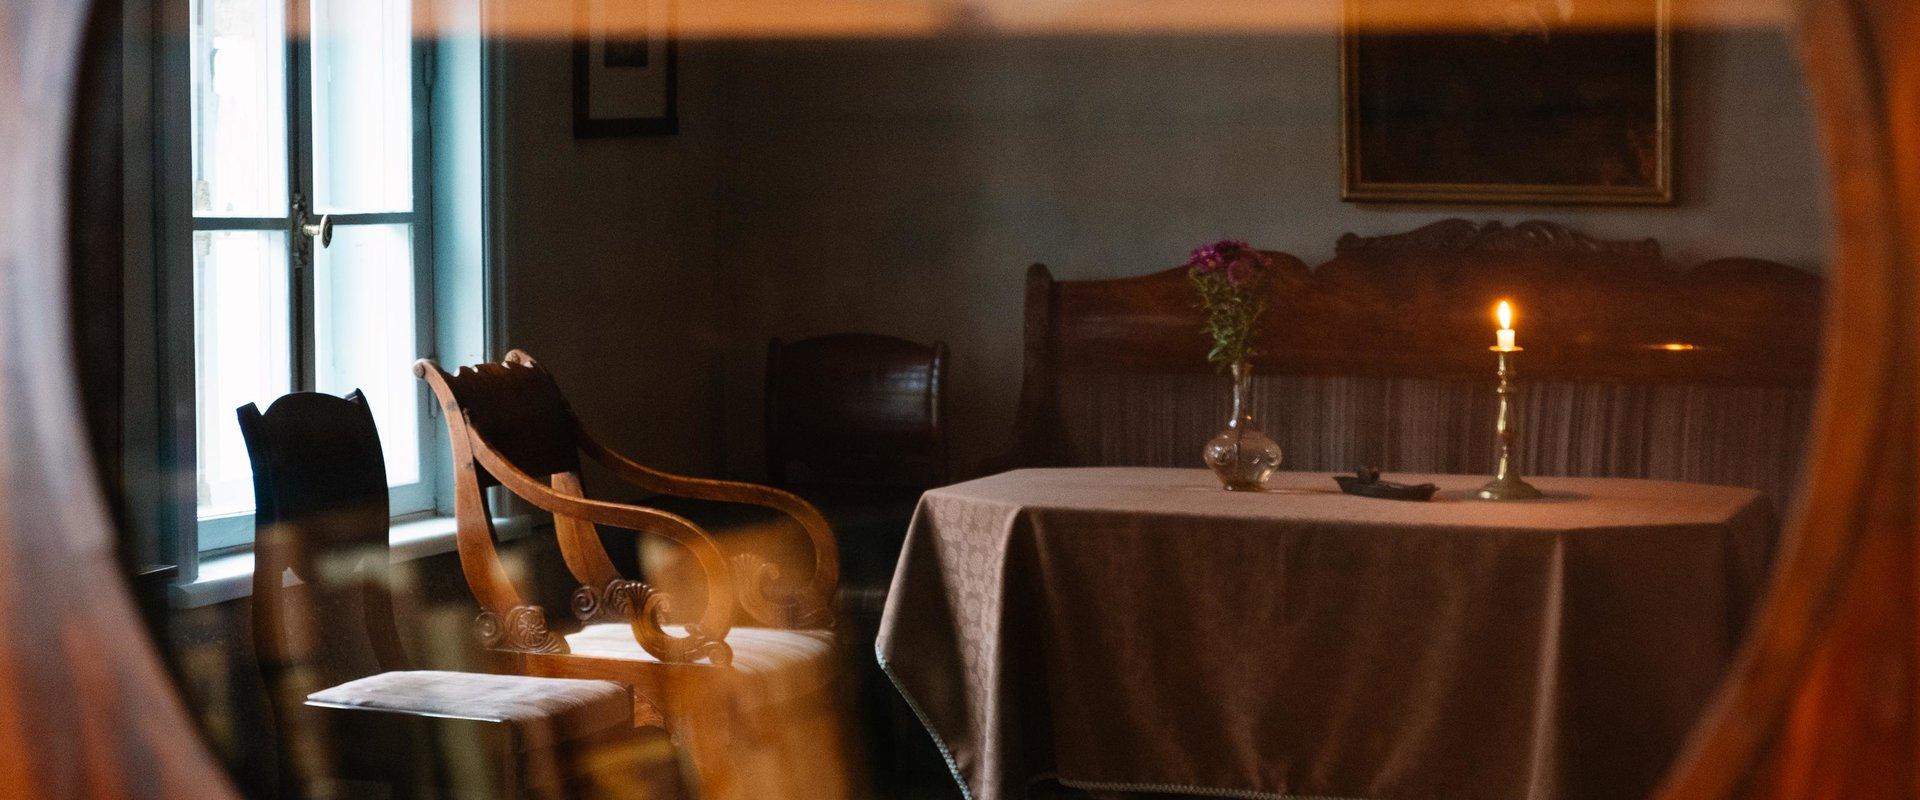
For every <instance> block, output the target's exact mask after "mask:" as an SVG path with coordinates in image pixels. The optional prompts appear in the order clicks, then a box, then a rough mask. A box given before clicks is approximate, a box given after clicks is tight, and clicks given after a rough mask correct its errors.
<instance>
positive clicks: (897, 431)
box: [766, 333, 947, 489]
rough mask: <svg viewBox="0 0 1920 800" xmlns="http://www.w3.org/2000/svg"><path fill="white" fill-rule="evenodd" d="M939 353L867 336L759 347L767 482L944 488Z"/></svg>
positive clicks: (942, 356) (942, 351)
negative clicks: (763, 354) (763, 366)
mask: <svg viewBox="0 0 1920 800" xmlns="http://www.w3.org/2000/svg"><path fill="white" fill-rule="evenodd" d="M946 362H947V346H946V344H945V343H944V342H935V343H933V344H931V345H926V344H920V343H918V342H913V341H908V340H906V339H900V338H896V337H892V336H882V335H878V334H870V333H836V334H829V335H826V336H818V337H814V338H811V339H803V340H801V341H798V342H793V343H786V342H783V341H781V340H780V339H774V340H772V341H771V342H770V343H768V345H767V386H766V401H767V415H766V416H767V475H768V478H769V479H770V480H772V481H773V482H774V483H775V484H789V483H801V484H809V485H850V486H862V487H899V488H910V489H925V488H929V487H932V486H938V485H940V484H943V483H945V482H946V478H947V438H946V428H945V426H944V425H943V424H942V419H941V414H942V411H941V404H942V395H943V393H944V387H945V383H946V368H947V365H946Z"/></svg>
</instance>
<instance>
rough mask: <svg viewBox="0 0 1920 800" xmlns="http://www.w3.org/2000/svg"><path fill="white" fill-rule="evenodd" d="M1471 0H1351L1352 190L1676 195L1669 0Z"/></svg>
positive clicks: (1637, 197)
mask: <svg viewBox="0 0 1920 800" xmlns="http://www.w3.org/2000/svg"><path fill="white" fill-rule="evenodd" d="M1458 2H1459V3H1460V4H1461V5H1463V6H1465V7H1468V8H1472V9H1474V13H1472V14H1470V15H1469V16H1468V19H1469V20H1470V22H1469V23H1468V24H1464V25H1463V24H1460V23H1459V20H1460V17H1459V16H1457V15H1456V16H1450V19H1452V20H1453V24H1452V25H1450V26H1448V27H1445V28H1438V29H1436V28H1433V27H1430V26H1428V25H1426V24H1424V23H1423V22H1422V21H1421V20H1419V19H1418V18H1417V16H1416V15H1417V8H1418V5H1419V4H1418V3H1415V2H1412V1H1411V0H1347V6H1346V24H1345V28H1344V31H1343V36H1342V47H1341V53H1342V58H1341V84H1342V86H1341V88H1342V95H1343V96H1344V106H1345V109H1344V114H1343V115H1342V117H1343V125H1342V132H1343V136H1344V142H1343V146H1342V148H1341V158H1342V161H1343V162H1344V164H1343V171H1344V178H1345V179H1344V181H1343V186H1342V197H1343V198H1344V199H1346V200H1350V201H1428V202H1488V203H1623V204H1625V203H1643V204H1654V203H1671V202H1673V119H1672V114H1673V108H1672V107H1673V102H1672V91H1673V88H1672V78H1671V74H1672V64H1671V62H1672V41H1671V40H1672V31H1671V30H1670V19H1669V14H1668V8H1667V0H1458ZM1458 7H1459V6H1452V5H1450V6H1449V8H1450V9H1454V8H1458Z"/></svg>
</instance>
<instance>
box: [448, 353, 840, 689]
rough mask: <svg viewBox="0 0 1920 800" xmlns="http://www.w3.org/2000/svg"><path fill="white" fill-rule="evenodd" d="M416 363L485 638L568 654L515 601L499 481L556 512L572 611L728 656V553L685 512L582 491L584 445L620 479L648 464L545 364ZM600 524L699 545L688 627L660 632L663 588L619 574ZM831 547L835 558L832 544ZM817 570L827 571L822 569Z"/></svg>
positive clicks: (664, 645)
mask: <svg viewBox="0 0 1920 800" xmlns="http://www.w3.org/2000/svg"><path fill="white" fill-rule="evenodd" d="M414 373H415V374H416V375H418V376H420V377H421V378H422V379H423V380H425V381H426V382H427V385H428V386H429V387H430V388H431V389H432V390H433V393H434V397H435V398H436V400H438V402H439V404H440V408H441V410H442V411H443V412H444V413H445V415H446V420H447V433H448V436H449V438H450V439H451V443H452V449H453V472H454V476H453V477H454V513H455V516H456V518H457V522H458V544H459V548H460V563H461V569H462V571H463V572H464V573H465V575H466V578H467V586H468V588H469V589H470V590H471V591H472V592H473V594H474V598H475V599H476V600H477V601H479V603H480V604H481V606H482V607H484V608H485V609H486V612H485V613H483V614H482V615H481V618H480V620H479V627H480V635H481V639H482V641H483V642H484V643H485V644H486V645H487V646H488V647H491V648H495V649H502V650H510V651H520V652H544V653H566V652H567V645H566V643H565V640H564V639H562V638H561V637H559V636H556V635H554V634H553V633H552V632H551V631H550V630H549V629H548V628H547V623H546V616H545V610H544V609H542V608H540V607H539V606H537V605H532V604H528V603H526V602H525V601H524V600H522V599H521V596H520V593H519V591H518V589H516V588H515V587H514V586H513V583H512V581H511V579H510V578H509V577H508V576H507V574H506V571H505V569H504V568H503V567H502V565H501V563H500V559H499V555H498V553H497V552H496V550H495V548H494V540H495V536H494V533H493V522H492V515H491V513H490V511H489V510H488V504H487V499H486V496H485V491H484V490H485V489H486V488H487V487H489V486H494V485H498V486H502V487H504V488H505V489H506V490H507V491H509V492H511V493H512V494H514V495H516V496H518V497H519V498H520V499H522V500H525V501H526V502H527V503H529V504H531V505H532V506H534V507H535V508H539V509H542V510H544V511H546V512H548V513H551V514H553V523H554V535H555V538H556V539H557V541H558V543H559V545H560V553H561V556H562V558H564V559H565V561H566V565H567V570H568V572H570V573H572V575H573V576H574V578H575V579H576V580H577V581H579V587H578V588H577V589H576V590H575V592H574V594H573V597H572V598H571V604H572V610H573V612H574V616H576V617H577V618H579V619H580V620H581V621H583V622H587V621H593V620H599V619H604V620H609V621H618V620H625V621H627V622H628V623H629V624H632V625H633V626H634V627H635V635H636V637H638V638H639V639H640V643H641V645H642V646H643V647H645V648H647V650H648V652H650V653H654V654H655V655H656V656H657V657H660V658H661V659H662V660H692V659H698V658H707V657H713V658H715V662H714V663H721V662H723V661H725V660H726V658H727V656H726V653H727V652H728V651H726V650H725V647H726V645H725V637H726V634H727V631H728V630H729V629H730V628H731V626H732V617H733V607H734V603H735V597H734V590H733V581H732V580H731V572H730V571H731V568H730V567H729V566H728V563H727V560H726V558H725V557H724V555H723V554H722V552H721V551H720V550H719V548H718V547H716V546H714V545H713V543H712V542H711V540H710V539H709V538H708V537H707V535H706V534H705V533H704V532H703V531H700V530H699V529H698V528H697V527H696V526H694V525H692V524H691V523H689V522H687V521H686V520H684V519H681V518H679V517H677V516H674V515H672V514H667V513H665V512H660V511H655V510H652V509H645V508H641V507H638V506H627V505H621V504H614V503H605V502H600V501H595V500H592V499H590V498H587V497H586V494H585V488H584V486H583V485H582V483H581V480H580V463H581V455H582V454H583V453H586V454H589V455H592V456H593V457H594V458H595V459H596V460H598V461H599V463H601V464H603V465H607V466H609V467H610V468H612V469H613V471H614V472H615V473H616V474H621V475H623V477H627V478H628V479H631V478H632V476H633V474H634V473H645V472H650V470H647V469H646V468H645V467H642V466H640V465H638V464H636V463H633V462H631V461H630V460H628V459H625V458H624V457H622V456H618V455H617V454H614V453H612V452H611V451H610V450H607V449H606V448H605V447H604V445H601V444H600V443H599V442H598V441H596V440H594V439H592V438H591V437H590V436H588V435H587V434H586V433H585V432H584V431H582V429H581V427H580V423H579V420H577V419H576V418H575V417H574V415H573V411H572V409H571V408H569V407H568V405H567V402H566V398H565V396H564V395H562V394H561V392H560V389H559V386H558V384H556V383H555V382H554V380H553V376H552V375H551V374H549V373H548V372H547V371H546V370H545V369H544V368H542V367H541V366H540V365H539V364H538V363H537V362H535V361H534V360H533V358H532V357H531V356H529V355H527V354H526V353H524V352H522V351H519V350H514V351H511V352H509V353H507V355H506V357H505V358H504V359H503V360H501V361H499V362H494V363H486V364H479V365H475V366H471V367H461V368H459V370H458V371H456V372H453V373H448V372H447V371H446V370H443V369H441V368H440V366H439V365H438V364H435V363H434V362H432V361H430V360H421V361H420V362H417V363H416V364H415V365H414ZM643 488H644V487H643ZM598 524H606V525H608V526H609V527H610V528H615V529H626V530H633V531H641V532H648V533H655V534H659V535H663V536H666V537H667V538H669V539H673V540H675V541H678V542H680V543H682V544H684V545H687V546H689V547H690V548H691V549H693V550H694V551H695V553H696V558H697V560H699V561H700V563H701V566H702V572H703V574H704V575H705V577H706V578H707V581H706V583H707V586H706V588H707V595H706V597H705V601H706V602H705V603H703V604H702V605H701V606H700V607H699V623H698V625H697V626H695V625H689V626H688V627H687V631H688V633H689V635H688V636H686V637H675V636H670V635H668V634H666V633H665V632H664V630H663V629H662V628H661V625H660V618H661V616H662V615H664V613H665V600H664V597H663V596H660V595H657V594H655V593H653V591H652V588H651V587H649V586H647V585H645V584H644V583H641V582H638V581H634V580H630V579H628V578H626V577H625V576H623V575H622V574H621V573H620V571H619V570H618V569H617V568H616V567H615V566H614V564H613V561H612V559H611V558H610V557H609V556H608V555H607V551H606V549H605V547H604V546H603V544H602V543H601V540H600V536H599V532H598V528H597V527H596V526H597V525H598ZM827 554H828V555H829V556H831V554H832V551H831V549H830V548H829V549H828V551H827ZM823 577H824V578H826V579H831V578H832V577H833V575H832V573H831V572H828V573H827V574H825V575H824V576H823ZM649 598H651V599H649Z"/></svg>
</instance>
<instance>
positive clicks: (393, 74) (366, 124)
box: [313, 0, 413, 214]
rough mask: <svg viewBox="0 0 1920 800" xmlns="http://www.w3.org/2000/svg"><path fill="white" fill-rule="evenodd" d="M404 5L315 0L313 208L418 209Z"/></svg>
mask: <svg viewBox="0 0 1920 800" xmlns="http://www.w3.org/2000/svg"><path fill="white" fill-rule="evenodd" d="M412 13H413V12H412V7H411V4H410V3H409V2H408V1H407V0H313V119H314V123H313V182H314V195H315V198H314V207H315V208H317V209H319V210H320V211H322V212H327V213H335V214H339V213H367V212H377V211H410V210H412V208H413V52H412V51H413V30H412Z"/></svg>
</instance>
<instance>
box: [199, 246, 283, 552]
mask: <svg viewBox="0 0 1920 800" xmlns="http://www.w3.org/2000/svg"><path fill="white" fill-rule="evenodd" d="M286 237H287V235H286V234H285V233H283V232H280V231H200V232H197V233H195V234H194V235H193V248H194V259H193V305H194V308H193V344H194V360H195V374H194V396H195V398H196V400H195V402H196V408H195V419H194V428H195V431H196V433H197V436H198V445H197V448H198V451H199V464H198V469H197V473H198V476H197V477H198V483H199V496H200V497H199V500H200V502H199V506H200V516H201V518H203V519H204V518H206V517H214V516H220V515H225V514H237V513H244V512H247V511H251V510H252V509H253V483H252V481H253V470H252V469H251V468H250V467H249V466H248V463H247V447H246V443H245V442H243V441H242V440H241V438H240V426H239V423H238V422H237V421H235V417H234V413H233V412H234V409H236V408H239V407H240V406H243V405H246V404H247V403H258V404H260V407H261V408H262V409H265V408H266V407H267V404H268V403H271V402H272V401H273V400H274V399H275V398H277V397H279V396H280V395H283V394H286V393H287V392H288V391H291V390H292V388H293V386H292V379H293V363H292V358H291V353H292V345H291V343H290V342H289V340H288V336H289V331H291V330H292V326H291V324H290V321H289V319H288V308H289V299H290V297H291V294H290V292H289V289H288V283H287V242H286ZM202 544H203V545H206V544H207V543H205V542H203V543H202Z"/></svg>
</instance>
